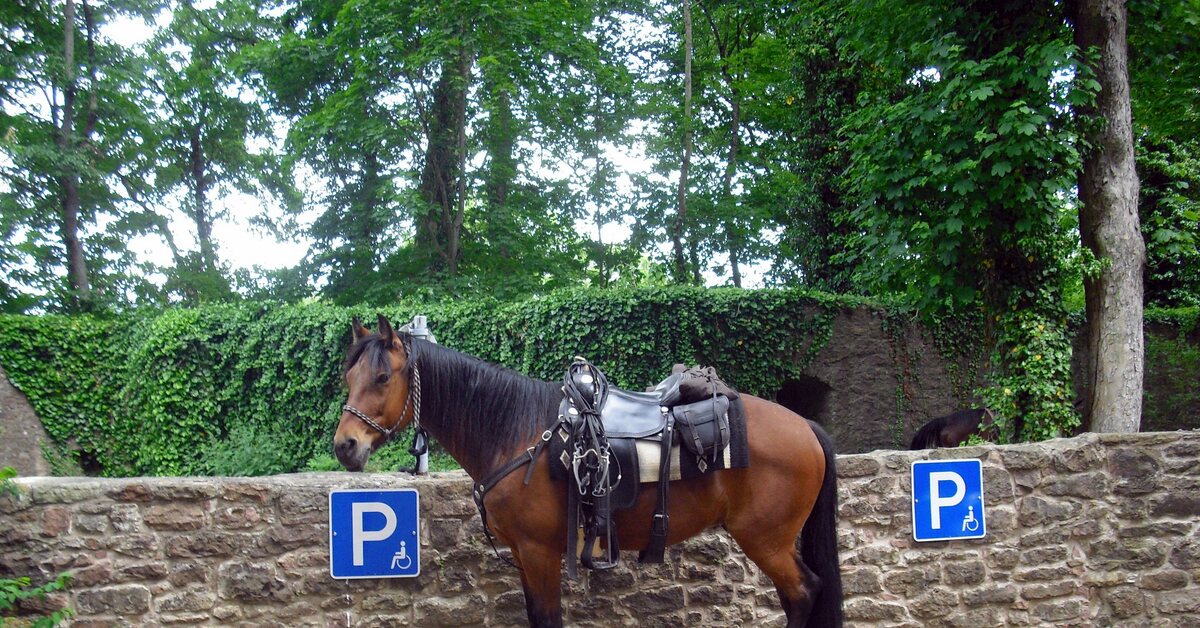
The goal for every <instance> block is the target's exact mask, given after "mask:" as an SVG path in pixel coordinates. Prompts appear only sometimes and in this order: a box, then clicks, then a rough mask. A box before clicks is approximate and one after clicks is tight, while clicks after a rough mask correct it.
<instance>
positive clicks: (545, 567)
mask: <svg viewBox="0 0 1200 628" xmlns="http://www.w3.org/2000/svg"><path fill="white" fill-rule="evenodd" d="M513 557H514V558H516V560H517V564H518V565H519V566H520V567H521V586H522V587H523V588H524V589H525V612H526V614H528V616H529V625H530V626H533V628H543V627H545V628H561V626H562V625H563V621H562V569H561V565H562V551H561V550H560V549H559V548H557V547H551V546H548V545H545V544H543V543H541V542H538V541H533V540H531V541H526V542H525V543H522V544H520V546H519V547H516V548H514V551H513Z"/></svg>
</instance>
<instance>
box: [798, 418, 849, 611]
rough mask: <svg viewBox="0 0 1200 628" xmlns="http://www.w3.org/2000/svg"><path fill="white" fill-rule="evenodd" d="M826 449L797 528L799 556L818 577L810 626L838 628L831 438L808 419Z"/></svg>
mask: <svg viewBox="0 0 1200 628" xmlns="http://www.w3.org/2000/svg"><path fill="white" fill-rule="evenodd" d="M808 424H809V425H811V426H812V429H813V432H814V433H815V434H816V435H817V440H818V441H820V443H821V449H822V450H823V451H824V452H825V478H824V480H823V481H822V484H821V492H820V494H818V495H817V502H816V503H815V504H813V510H812V513H810V514H809V515H808V521H807V522H805V524H804V529H803V530H801V532H800V557H801V559H802V560H803V561H804V564H805V565H808V568H809V569H811V570H813V572H814V573H816V574H817V577H818V578H820V579H821V590H820V591H819V592H818V593H817V599H816V600H814V601H813V607H812V614H811V615H809V617H808V625H809V626H821V627H826V626H828V627H831V628H837V627H839V626H841V625H842V567H841V562H840V561H839V560H838V538H837V462H836V458H835V456H834V452H833V441H832V440H830V438H829V435H828V434H826V433H825V430H823V429H821V426H819V425H817V424H816V423H813V422H812V421H809V422H808Z"/></svg>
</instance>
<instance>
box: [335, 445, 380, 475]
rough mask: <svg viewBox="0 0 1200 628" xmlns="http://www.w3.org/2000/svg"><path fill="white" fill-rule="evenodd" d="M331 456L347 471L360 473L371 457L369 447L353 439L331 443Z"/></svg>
mask: <svg viewBox="0 0 1200 628" xmlns="http://www.w3.org/2000/svg"><path fill="white" fill-rule="evenodd" d="M333 455H335V456H337V459H338V462H340V463H342V466H343V467H346V470H347V471H362V470H363V467H365V466H367V458H369V457H370V456H371V447H370V445H368V444H367V443H363V442H360V441H359V440H357V439H355V438H344V439H342V440H339V441H335V442H334V443H333Z"/></svg>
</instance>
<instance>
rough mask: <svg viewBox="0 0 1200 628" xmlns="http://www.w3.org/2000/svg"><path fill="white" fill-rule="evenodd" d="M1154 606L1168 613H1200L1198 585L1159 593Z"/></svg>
mask: <svg viewBox="0 0 1200 628" xmlns="http://www.w3.org/2000/svg"><path fill="white" fill-rule="evenodd" d="M1154 607H1155V608H1157V609H1158V611H1159V612H1160V613H1166V614H1168V615H1180V614H1184V615H1200V586H1193V587H1189V588H1187V589H1179V590H1177V591H1165V592H1163V593H1159V594H1157V596H1156V599H1155V602H1154Z"/></svg>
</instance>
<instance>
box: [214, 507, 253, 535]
mask: <svg viewBox="0 0 1200 628" xmlns="http://www.w3.org/2000/svg"><path fill="white" fill-rule="evenodd" d="M212 519H213V523H214V524H216V525H217V526H218V527H220V528H224V529H226V530H249V529H252V528H257V527H259V526H260V525H262V524H263V523H264V517H263V513H262V511H261V510H260V509H259V507H258V506H251V505H244V504H237V505H233V506H223V507H220V508H217V509H216V510H215V511H213V514H212Z"/></svg>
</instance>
